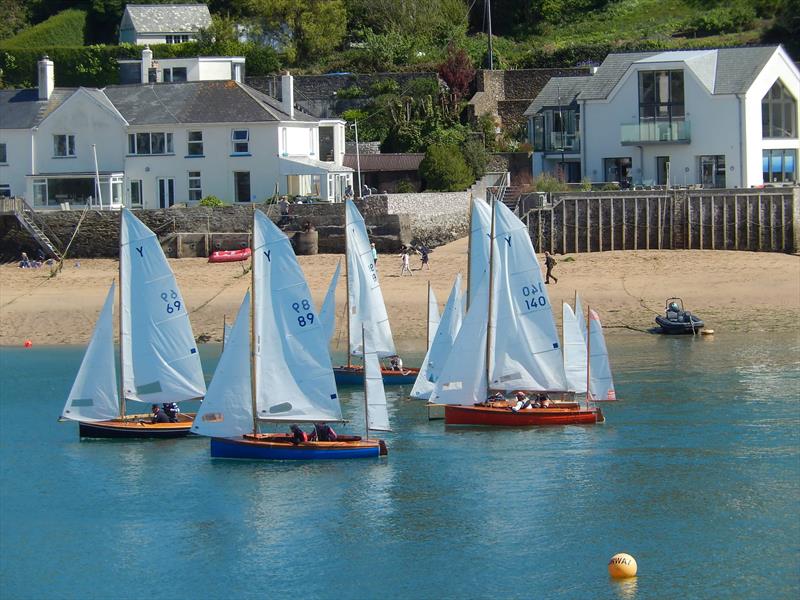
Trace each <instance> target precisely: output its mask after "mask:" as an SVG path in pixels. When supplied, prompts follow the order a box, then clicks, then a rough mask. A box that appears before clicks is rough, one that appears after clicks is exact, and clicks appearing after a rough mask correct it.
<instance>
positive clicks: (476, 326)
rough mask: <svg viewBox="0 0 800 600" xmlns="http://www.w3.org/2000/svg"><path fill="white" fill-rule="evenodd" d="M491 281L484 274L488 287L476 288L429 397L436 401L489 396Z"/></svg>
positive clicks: (476, 399)
mask: <svg viewBox="0 0 800 600" xmlns="http://www.w3.org/2000/svg"><path fill="white" fill-rule="evenodd" d="M488 281H489V278H488V277H484V278H483V282H484V287H480V288H478V289H476V290H475V291H476V294H475V296H474V299H473V301H472V304H471V305H470V307H469V310H468V311H467V316H466V317H465V318H464V321H463V323H462V324H461V329H460V330H459V332H458V335H457V336H456V339H455V342H454V343H453V347H452V349H451V350H450V352H449V353H448V355H447V357H446V359H445V360H444V364H443V365H442V367H441V371H440V372H438V375H437V377H436V381H435V382H434V385H433V391H432V392H431V395H430V400H429V402H431V403H433V404H469V403H474V402H482V401H483V400H485V399H486V390H487V386H486V323H487V319H486V315H487V311H488V310H489V294H488ZM439 329H440V331H441V330H442V327H441V326H440V328H439Z"/></svg>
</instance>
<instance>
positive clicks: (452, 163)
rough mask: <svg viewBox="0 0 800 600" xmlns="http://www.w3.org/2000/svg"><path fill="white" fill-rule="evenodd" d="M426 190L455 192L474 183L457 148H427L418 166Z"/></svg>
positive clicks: (442, 146) (436, 145)
mask: <svg viewBox="0 0 800 600" xmlns="http://www.w3.org/2000/svg"><path fill="white" fill-rule="evenodd" d="M419 171H420V175H422V178H423V180H424V181H425V186H426V189H428V190H436V191H444V192H455V191H459V190H465V189H467V188H468V187H469V186H470V185H472V184H473V183H474V182H475V179H474V178H473V176H472V172H471V171H470V169H469V167H468V166H467V163H466V162H465V161H464V157H463V156H462V154H461V152H460V150H459V149H458V147H457V146H446V145H442V144H434V145H432V146H431V147H429V148H428V151H427V152H426V153H425V158H424V159H422V163H421V164H420V166H419Z"/></svg>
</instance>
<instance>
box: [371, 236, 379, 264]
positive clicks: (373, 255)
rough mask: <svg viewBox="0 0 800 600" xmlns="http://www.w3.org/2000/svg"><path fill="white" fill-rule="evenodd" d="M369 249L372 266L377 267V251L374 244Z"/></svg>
mask: <svg viewBox="0 0 800 600" xmlns="http://www.w3.org/2000/svg"><path fill="white" fill-rule="evenodd" d="M370 248H371V249H372V264H374V265H375V266H378V251H377V250H376V249H375V242H372V244H370Z"/></svg>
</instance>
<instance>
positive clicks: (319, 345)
mask: <svg viewBox="0 0 800 600" xmlns="http://www.w3.org/2000/svg"><path fill="white" fill-rule="evenodd" d="M253 305H254V309H253V327H254V329H255V332H254V335H255V348H254V352H253V354H254V360H255V364H254V371H255V374H256V385H255V388H256V407H257V410H258V418H259V419H263V420H270V421H340V420H341V418H342V412H341V407H340V405H339V398H338V395H337V393H336V383H335V381H334V378H333V369H332V368H331V359H330V355H329V354H328V340H327V337H326V332H325V328H324V327H323V325H322V323H320V319H319V317H318V314H317V311H316V310H315V308H314V303H313V300H312V298H311V292H310V291H309V289H308V284H307V283H306V280H305V277H304V276H303V271H302V270H301V269H300V265H299V263H298V262H297V257H296V256H295V254H294V251H293V250H292V245H291V244H290V243H289V239H288V238H287V237H286V235H285V234H284V233H283V232H282V231H281V230H280V229H278V228H277V227H276V226H275V225H274V224H273V223H272V221H270V220H269V219H268V218H267V217H266V216H265V215H264V213H263V212H261V211H258V210H257V211H255V218H254V223H253Z"/></svg>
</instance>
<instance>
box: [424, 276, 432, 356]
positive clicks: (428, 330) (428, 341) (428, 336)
mask: <svg viewBox="0 0 800 600" xmlns="http://www.w3.org/2000/svg"><path fill="white" fill-rule="evenodd" d="M425 348H427V349H428V350H430V349H431V280H430V279H429V280H428V324H427V326H426V327H425Z"/></svg>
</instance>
